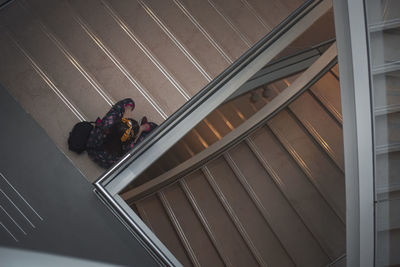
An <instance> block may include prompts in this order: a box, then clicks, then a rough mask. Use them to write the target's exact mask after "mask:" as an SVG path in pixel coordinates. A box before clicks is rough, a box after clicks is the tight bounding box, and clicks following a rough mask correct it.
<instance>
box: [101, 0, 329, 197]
mask: <svg viewBox="0 0 400 267" xmlns="http://www.w3.org/2000/svg"><path fill="white" fill-rule="evenodd" d="M326 2H328V1H326V0H309V1H307V2H306V3H304V4H303V5H302V6H301V7H299V8H298V9H297V10H296V11H295V12H293V13H292V14H291V15H290V16H289V17H288V18H286V19H285V20H284V21H283V22H282V23H280V24H279V25H278V26H277V27H276V28H275V29H274V30H272V31H271V32H270V33H269V34H268V35H266V36H265V37H264V38H263V39H261V40H260V41H259V42H257V43H256V44H255V45H254V46H253V47H252V48H251V49H250V50H249V51H247V52H246V53H245V54H244V55H242V56H241V57H240V58H239V59H238V60H236V61H235V62H234V63H233V64H232V65H230V66H229V67H228V68H227V69H226V70H225V71H224V72H222V73H221V74H220V75H219V76H218V77H216V78H215V79H214V80H213V81H211V82H210V83H209V84H208V85H207V86H206V87H204V88H203V89H202V90H201V91H200V92H199V93H198V94H196V95H195V96H194V97H193V98H192V99H191V100H189V101H188V102H187V103H185V104H184V105H183V106H182V107H181V108H180V109H179V110H178V111H177V112H175V113H174V114H172V115H171V116H170V117H169V118H168V119H167V120H166V121H165V122H164V123H163V124H162V125H160V126H159V127H158V128H157V129H156V130H155V131H154V132H152V133H151V134H150V135H149V136H148V137H147V138H146V140H144V141H143V142H142V143H141V144H139V145H138V146H137V147H136V148H135V149H133V150H132V151H131V152H130V153H128V154H127V155H126V156H125V157H123V158H122V159H121V160H120V161H119V162H118V163H117V164H116V165H114V166H113V167H112V168H111V169H110V170H109V171H107V172H106V173H105V174H103V175H102V176H101V177H100V178H99V179H98V180H97V181H95V183H94V185H95V186H96V187H107V186H108V185H109V184H110V183H111V182H112V180H113V178H114V177H116V176H117V175H118V174H120V173H121V172H122V170H124V169H126V168H127V167H128V166H129V165H130V164H131V163H132V162H134V161H135V160H136V159H138V158H139V157H140V156H141V155H142V154H143V153H144V152H146V151H147V150H149V149H150V148H151V147H152V146H153V145H154V144H156V143H157V142H159V141H160V139H161V138H163V137H164V136H165V135H166V134H167V133H168V132H170V131H171V130H172V129H174V128H176V127H181V124H182V122H183V121H184V120H185V119H187V118H188V117H189V116H190V115H191V114H192V113H193V112H194V111H195V110H196V109H197V108H198V107H199V106H201V105H202V104H204V103H205V102H207V101H208V100H209V99H210V98H211V97H215V95H216V94H218V93H220V91H221V88H223V89H224V90H229V89H226V88H224V86H226V85H227V84H229V83H234V82H236V81H237V80H239V79H240V78H238V76H237V74H238V73H239V72H240V71H242V70H243V69H246V68H249V64H250V63H252V62H253V61H255V59H257V57H259V56H260V55H261V54H262V53H263V52H265V50H267V48H268V47H270V46H272V45H273V44H274V43H275V41H277V40H279V39H280V37H281V36H283V35H284V34H285V33H286V32H287V31H289V30H290V29H291V28H292V27H294V26H295V25H296V24H297V22H298V21H299V20H301V19H302V18H303V17H305V16H306V15H307V14H308V13H309V12H311V11H312V10H313V9H314V8H315V7H317V6H318V5H319V4H320V3H326ZM282 49H283V48H282ZM270 60H272V58H271V59H270ZM264 65H265V62H264ZM257 71H258V69H257ZM254 73H255V72H254ZM250 77H251V76H250ZM250 77H248V78H250ZM242 79H243V78H242ZM246 80H247V78H246ZM233 91H234V90H233ZM233 91H232V93H233ZM221 102H223V101H221ZM211 108H212V109H213V107H211ZM214 108H215V107H214ZM206 115H207V113H206V114H204V116H203V117H205V116H206ZM197 119H198V118H197ZM201 119H202V118H201ZM198 121H200V120H198ZM196 124H197V121H196ZM194 125H195V124H194ZM194 125H193V126H194ZM190 128H191V127H190ZM188 130H190V129H183V130H182V136H183V135H184V134H185V133H186V132H184V131H188ZM170 145H171V146H172V145H173V144H170ZM153 159H154V160H156V159H157V158H156V155H154V158H153ZM129 175H130V176H137V175H139V173H129ZM131 180H133V179H131ZM114 184H115V182H114ZM121 187H124V186H122V185H121V186H119V187H118V189H121ZM116 191H118V190H117V189H115V190H112V193H115V192H116Z"/></svg>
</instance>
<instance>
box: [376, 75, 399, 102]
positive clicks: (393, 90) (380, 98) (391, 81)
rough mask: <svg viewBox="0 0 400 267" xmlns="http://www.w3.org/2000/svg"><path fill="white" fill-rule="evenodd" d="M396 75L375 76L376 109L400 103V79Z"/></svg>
mask: <svg viewBox="0 0 400 267" xmlns="http://www.w3.org/2000/svg"><path fill="white" fill-rule="evenodd" d="M393 74H395V73H391V74H390V73H388V74H381V75H375V76H374V79H373V88H374V104H375V108H378V107H383V106H388V105H389V106H390V105H398V104H399V103H400V86H399V84H400V77H399V76H396V75H393Z"/></svg>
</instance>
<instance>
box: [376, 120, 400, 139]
mask: <svg viewBox="0 0 400 267" xmlns="http://www.w3.org/2000/svg"><path fill="white" fill-rule="evenodd" d="M375 125H376V126H375V129H376V130H375V142H376V143H375V145H376V146H387V145H392V144H398V143H400V131H399V127H400V112H395V113H389V114H386V115H381V116H377V117H375Z"/></svg>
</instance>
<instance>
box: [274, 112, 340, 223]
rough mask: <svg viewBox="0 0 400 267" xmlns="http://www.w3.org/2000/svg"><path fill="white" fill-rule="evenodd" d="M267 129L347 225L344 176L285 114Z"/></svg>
mask: <svg viewBox="0 0 400 267" xmlns="http://www.w3.org/2000/svg"><path fill="white" fill-rule="evenodd" d="M268 126H269V127H270V129H271V130H272V132H273V133H274V134H275V136H276V137H277V138H278V139H279V140H280V142H281V143H282V145H283V146H284V147H285V148H286V150H287V151H288V152H289V153H290V154H291V155H292V157H293V158H294V159H295V161H296V162H297V164H298V165H299V167H300V168H301V169H302V170H303V172H304V173H305V174H306V175H307V176H308V178H309V179H310V181H311V182H312V183H313V184H314V185H315V187H316V188H317V189H318V191H319V192H320V193H321V195H322V196H323V197H324V198H325V199H326V201H327V202H328V203H329V204H330V206H331V207H332V208H333V209H334V210H335V212H336V214H338V216H339V217H340V218H341V220H342V221H343V223H344V222H345V221H346V201H345V200H346V197H345V184H344V174H343V172H341V170H340V169H339V168H338V167H337V166H336V165H335V163H334V162H332V160H331V159H330V158H329V156H328V155H327V154H326V153H325V152H324V151H323V150H322V149H321V148H320V146H319V145H318V144H316V143H315V142H314V141H313V138H312V137H311V136H310V135H308V134H307V132H306V131H305V130H304V129H303V128H302V127H301V126H300V125H299V124H298V122H296V120H295V119H294V118H293V116H292V115H291V114H290V113H289V112H287V111H286V110H282V111H281V112H279V114H277V115H276V116H275V117H273V118H272V119H271V120H270V121H268Z"/></svg>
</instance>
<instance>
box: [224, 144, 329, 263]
mask: <svg viewBox="0 0 400 267" xmlns="http://www.w3.org/2000/svg"><path fill="white" fill-rule="evenodd" d="M229 156H230V157H231V159H232V161H233V163H234V164H235V165H236V166H237V168H238V169H239V170H240V172H241V174H242V175H243V177H244V179H245V180H246V182H247V183H248V186H249V188H251V190H252V191H253V192H254V193H253V197H256V198H257V199H258V201H257V202H258V203H259V204H258V205H259V207H260V208H261V211H262V213H263V215H264V217H265V218H266V219H267V220H268V223H269V225H270V227H271V228H272V229H273V231H274V232H275V233H276V235H277V236H278V238H279V239H280V240H281V242H282V244H283V245H284V246H285V249H286V250H287V251H288V253H289V255H291V257H292V258H293V259H294V261H295V263H296V264H298V265H299V266H324V265H326V264H327V263H328V262H329V258H328V256H327V255H326V254H325V252H324V251H323V250H322V249H321V247H320V245H319V244H318V241H316V240H315V238H314V236H313V235H312V233H311V232H310V231H309V229H308V228H307V226H306V225H305V224H304V223H303V221H302V220H301V218H300V217H299V216H298V215H297V213H296V211H295V210H294V209H293V208H292V206H291V204H290V203H289V202H288V201H287V199H286V198H285V196H284V195H283V194H282V193H281V191H280V189H279V188H278V187H277V186H276V184H275V183H274V182H273V180H272V179H271V177H270V176H269V174H268V173H267V172H266V171H265V169H264V168H263V166H262V165H261V164H260V162H259V161H258V160H257V158H256V157H255V155H254V154H253V152H252V151H251V150H250V148H249V147H248V146H247V145H246V144H245V143H244V142H242V143H240V144H239V145H238V146H236V147H235V148H233V149H231V150H230V151H229ZM257 202H256V203H257Z"/></svg>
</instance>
